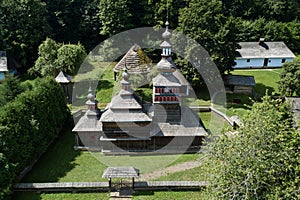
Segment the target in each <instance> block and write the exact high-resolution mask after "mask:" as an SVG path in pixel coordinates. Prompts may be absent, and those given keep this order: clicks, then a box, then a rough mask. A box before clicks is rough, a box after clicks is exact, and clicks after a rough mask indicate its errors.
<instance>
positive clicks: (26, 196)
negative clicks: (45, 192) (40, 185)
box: [12, 192, 42, 200]
mask: <svg viewBox="0 0 300 200" xmlns="http://www.w3.org/2000/svg"><path fill="white" fill-rule="evenodd" d="M12 199H14V200H19V199H20V200H40V199H42V197H41V195H40V194H38V193H34V192H15V193H14V194H13V196H12Z"/></svg>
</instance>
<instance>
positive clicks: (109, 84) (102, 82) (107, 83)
mask: <svg viewBox="0 0 300 200" xmlns="http://www.w3.org/2000/svg"><path fill="white" fill-rule="evenodd" d="M113 87H114V85H113V83H112V82H111V81H108V80H99V82H98V85H97V91H99V90H101V89H110V88H113Z"/></svg>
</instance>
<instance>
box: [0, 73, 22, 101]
mask: <svg viewBox="0 0 300 200" xmlns="http://www.w3.org/2000/svg"><path fill="white" fill-rule="evenodd" d="M22 92H23V88H22V86H21V85H20V80H19V79H18V78H15V77H13V76H12V75H7V76H6V79H5V81H4V82H3V83H2V85H1V89H0V104H1V105H4V104H6V103H7V102H9V101H12V100H14V99H15V98H16V97H17V96H18V95H19V94H20V93H22Z"/></svg>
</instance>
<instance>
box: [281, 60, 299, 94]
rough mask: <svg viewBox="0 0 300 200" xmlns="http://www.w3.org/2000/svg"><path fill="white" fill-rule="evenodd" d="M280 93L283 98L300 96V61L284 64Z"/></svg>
mask: <svg viewBox="0 0 300 200" xmlns="http://www.w3.org/2000/svg"><path fill="white" fill-rule="evenodd" d="M278 87H279V91H280V93H281V95H283V96H293V94H294V93H296V95H297V96H299V95H300V59H299V58H296V59H294V60H293V61H292V62H287V63H284V64H283V71H282V73H281V74H280V80H279V86H278Z"/></svg>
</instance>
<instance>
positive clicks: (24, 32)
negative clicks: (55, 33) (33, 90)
mask: <svg viewBox="0 0 300 200" xmlns="http://www.w3.org/2000/svg"><path fill="white" fill-rule="evenodd" d="M0 7H1V9H0V30H1V31H0V46H1V47H2V50H6V51H9V52H11V53H12V54H13V56H14V57H15V58H16V59H17V60H18V61H19V62H20V63H21V65H22V66H23V67H24V66H26V67H28V66H30V65H31V64H32V63H33V61H34V60H35V59H36V48H37V47H38V45H39V44H40V43H41V42H42V41H43V40H44V39H45V37H46V35H48V34H49V33H50V30H51V29H50V26H49V25H48V22H47V19H46V14H47V10H46V6H45V3H43V2H42V1H41V0H15V1H11V0H2V1H1V2H0Z"/></svg>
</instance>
